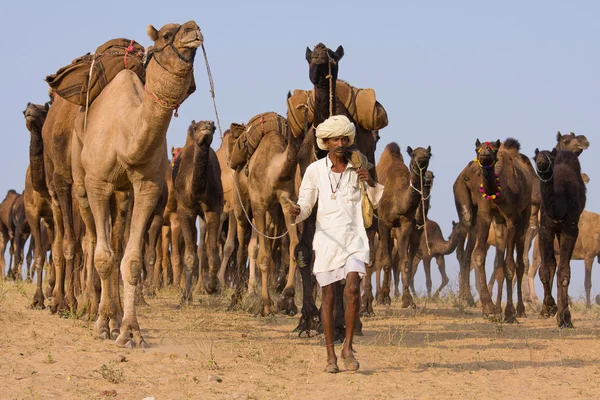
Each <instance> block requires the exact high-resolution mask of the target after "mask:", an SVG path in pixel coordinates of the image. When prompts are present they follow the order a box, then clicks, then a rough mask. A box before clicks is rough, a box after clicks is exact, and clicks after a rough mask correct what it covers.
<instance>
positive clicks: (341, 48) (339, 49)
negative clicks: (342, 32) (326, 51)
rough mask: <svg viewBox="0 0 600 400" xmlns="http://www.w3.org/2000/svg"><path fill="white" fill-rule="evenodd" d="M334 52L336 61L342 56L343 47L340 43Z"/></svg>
mask: <svg viewBox="0 0 600 400" xmlns="http://www.w3.org/2000/svg"><path fill="white" fill-rule="evenodd" d="M334 54H335V55H336V57H337V59H338V61H340V60H341V59H342V57H344V48H343V47H342V46H341V45H340V46H338V48H337V50H336V51H335V53H334Z"/></svg>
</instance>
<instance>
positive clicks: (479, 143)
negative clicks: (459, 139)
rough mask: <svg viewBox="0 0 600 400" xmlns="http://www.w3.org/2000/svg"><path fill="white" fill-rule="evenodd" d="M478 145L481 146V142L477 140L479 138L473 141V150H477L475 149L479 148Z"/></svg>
mask: <svg viewBox="0 0 600 400" xmlns="http://www.w3.org/2000/svg"><path fill="white" fill-rule="evenodd" d="M480 147H481V142H480V141H479V139H477V140H476V141H475V150H477V149H478V148H480Z"/></svg>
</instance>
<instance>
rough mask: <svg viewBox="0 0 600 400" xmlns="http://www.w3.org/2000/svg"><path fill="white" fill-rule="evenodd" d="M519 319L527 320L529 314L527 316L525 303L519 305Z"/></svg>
mask: <svg viewBox="0 0 600 400" xmlns="http://www.w3.org/2000/svg"><path fill="white" fill-rule="evenodd" d="M517 318H527V314H525V304H523V303H519V304H517Z"/></svg>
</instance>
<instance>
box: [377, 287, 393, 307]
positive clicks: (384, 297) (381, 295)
mask: <svg viewBox="0 0 600 400" xmlns="http://www.w3.org/2000/svg"><path fill="white" fill-rule="evenodd" d="M375 299H376V300H377V303H378V304H380V305H383V306H389V305H390V304H392V299H391V298H390V292H389V291H383V290H382V291H380V292H378V293H377V295H376V296H375Z"/></svg>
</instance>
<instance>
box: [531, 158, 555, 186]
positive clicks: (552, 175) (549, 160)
mask: <svg viewBox="0 0 600 400" xmlns="http://www.w3.org/2000/svg"><path fill="white" fill-rule="evenodd" d="M542 154H543V155H544V157H546V159H547V160H548V168H546V170H545V171H540V169H539V168H538V166H537V163H535V171H536V172H537V176H538V178H540V181H542V182H544V183H547V182H550V181H551V180H552V178H554V168H553V166H552V160H551V159H550V157H548V154H546V153H542ZM548 171H550V172H551V174H550V178H548V179H544V178H542V174H545V173H546V172H548Z"/></svg>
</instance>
